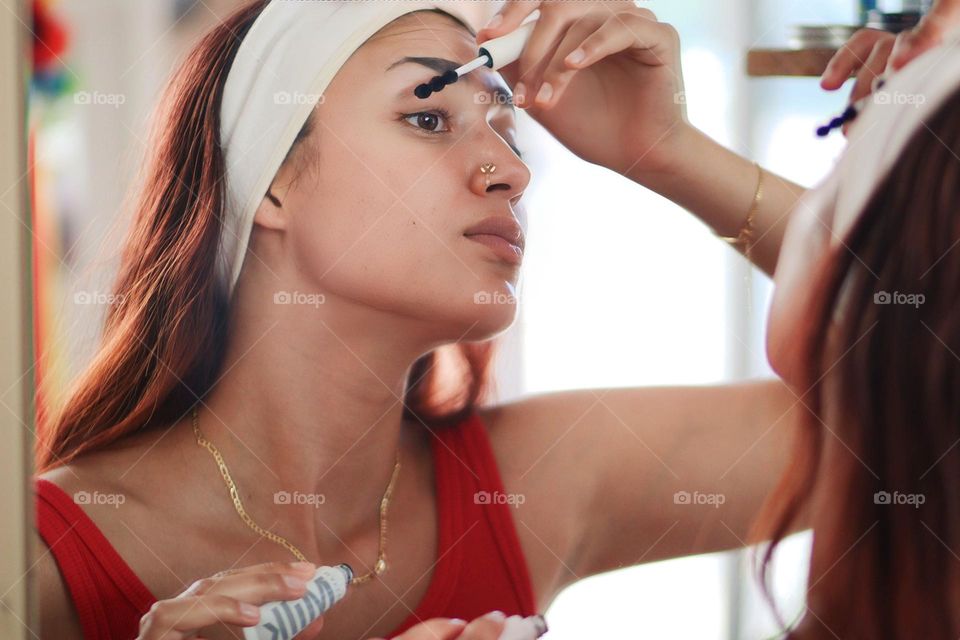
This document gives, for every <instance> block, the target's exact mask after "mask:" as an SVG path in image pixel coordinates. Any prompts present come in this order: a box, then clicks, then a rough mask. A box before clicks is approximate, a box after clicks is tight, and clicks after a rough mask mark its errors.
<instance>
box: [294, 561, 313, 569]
mask: <svg viewBox="0 0 960 640" xmlns="http://www.w3.org/2000/svg"><path fill="white" fill-rule="evenodd" d="M290 566H291V567H292V568H294V569H296V570H297V571H313V570H314V569H315V568H316V565H314V564H313V563H312V562H291V563H290Z"/></svg>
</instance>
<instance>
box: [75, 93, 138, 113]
mask: <svg viewBox="0 0 960 640" xmlns="http://www.w3.org/2000/svg"><path fill="white" fill-rule="evenodd" d="M126 102H127V96H126V95H124V94H122V93H102V92H100V91H78V92H76V93H75V94H73V104H77V105H81V106H88V105H92V106H104V105H105V106H108V107H113V108H114V109H119V108H120V106H121V105H123V104H125V103H126Z"/></svg>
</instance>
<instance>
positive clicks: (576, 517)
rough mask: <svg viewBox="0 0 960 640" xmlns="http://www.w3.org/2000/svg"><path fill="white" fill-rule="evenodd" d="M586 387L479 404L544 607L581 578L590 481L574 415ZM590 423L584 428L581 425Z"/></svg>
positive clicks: (585, 398)
mask: <svg viewBox="0 0 960 640" xmlns="http://www.w3.org/2000/svg"><path fill="white" fill-rule="evenodd" d="M589 396H590V394H589V393H588V392H579V391H570V392H566V391H564V392H556V393H546V394H540V395H534V396H527V397H525V398H522V399H518V400H514V401H511V402H508V403H502V404H498V405H493V406H489V407H485V408H483V409H480V410H478V414H479V415H480V419H481V421H482V422H483V423H484V425H485V426H486V428H487V432H488V433H489V437H490V445H491V448H492V449H493V453H494V456H495V458H496V460H497V466H498V468H499V471H500V476H501V478H502V480H503V485H504V491H506V492H507V493H508V494H511V495H509V496H508V497H511V498H513V500H512V502H511V503H512V504H514V506H515V508H514V509H512V510H511V511H512V513H513V514H514V523H515V525H516V530H517V534H518V536H519V538H520V543H521V546H522V548H523V551H524V555H525V557H526V558H527V564H528V567H529V569H530V573H531V579H532V580H533V583H534V592H535V595H536V598H537V601H538V606H539V607H540V608H541V609H546V608H547V607H548V606H549V604H550V602H552V600H553V598H554V597H555V596H556V594H557V593H559V591H560V590H561V589H563V588H564V587H565V586H567V585H569V584H570V583H572V582H574V581H576V580H577V579H579V578H580V577H581V576H579V575H577V573H576V572H575V570H574V568H575V567H576V566H577V565H578V563H579V560H578V558H579V556H580V554H581V553H582V549H581V547H582V541H583V536H584V531H585V522H586V521H587V520H588V513H589V502H590V495H591V493H592V485H591V483H590V480H589V477H585V475H584V474H582V473H578V468H579V466H578V449H582V445H581V444H580V443H579V442H578V440H579V436H578V434H577V433H576V431H577V417H578V416H580V415H582V414H583V413H584V411H585V410H586V409H587V408H588V407H590V406H591V401H590V400H589ZM584 431H586V429H584Z"/></svg>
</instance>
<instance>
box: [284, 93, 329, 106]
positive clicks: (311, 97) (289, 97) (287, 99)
mask: <svg viewBox="0 0 960 640" xmlns="http://www.w3.org/2000/svg"><path fill="white" fill-rule="evenodd" d="M323 101H324V95H323V94H322V93H303V92H302V91H277V92H276V93H274V94H273V104H277V105H300V104H309V105H318V104H323Z"/></svg>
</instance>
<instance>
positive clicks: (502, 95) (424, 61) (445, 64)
mask: <svg viewBox="0 0 960 640" xmlns="http://www.w3.org/2000/svg"><path fill="white" fill-rule="evenodd" d="M406 63H414V64H419V65H423V66H424V67H427V68H428V69H432V70H433V71H436V72H437V74H440V75H442V74H443V73H445V72H447V71H453V70H454V69H456V68H458V67H460V66H461V65H460V63H458V62H454V61H453V60H447V59H446V58H434V57H430V56H404V57H403V58H400V59H399V60H397V61H396V62H394V63H393V64H391V65H390V66H389V67H387V68H386V71H390V70H391V69H394V68H396V67H398V66H400V65H401V64H406ZM386 71H385V72H386ZM468 75H469V74H468ZM467 79H468V80H474V81H477V82H479V79H478V78H477V77H476V76H473V77H469V78H467ZM407 93H413V91H412V90H408V89H404V90H403V91H401V92H400V96H404V95H406V94H407ZM491 93H492V94H493V102H492V104H509V105H511V106H513V95H512V94H511V93H510V90H509V89H508V88H507V86H506V85H505V84H501V83H497V84H496V85H494V87H493V88H492V90H491Z"/></svg>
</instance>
